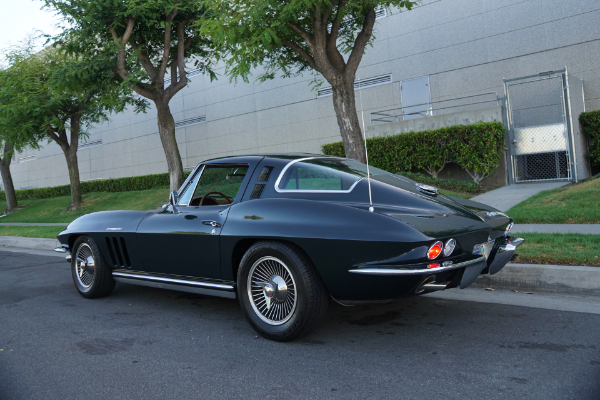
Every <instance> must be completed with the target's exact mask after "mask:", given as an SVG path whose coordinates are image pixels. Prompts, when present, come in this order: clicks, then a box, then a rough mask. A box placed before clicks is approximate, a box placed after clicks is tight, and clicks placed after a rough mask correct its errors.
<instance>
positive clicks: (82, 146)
mask: <svg viewBox="0 0 600 400" xmlns="http://www.w3.org/2000/svg"><path fill="white" fill-rule="evenodd" d="M96 146H102V140H96V141H94V142H87V143H84V144H80V145H79V150H81V149H88V148H90V147H96Z"/></svg>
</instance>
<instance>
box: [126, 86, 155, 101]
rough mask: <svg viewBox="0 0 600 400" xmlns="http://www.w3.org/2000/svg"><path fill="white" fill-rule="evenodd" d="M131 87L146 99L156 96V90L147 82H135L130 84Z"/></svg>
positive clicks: (152, 98)
mask: <svg viewBox="0 0 600 400" xmlns="http://www.w3.org/2000/svg"><path fill="white" fill-rule="evenodd" d="M130 87H131V89H133V91H134V92H136V93H137V94H139V95H142V96H144V97H145V98H147V99H150V100H154V99H155V98H156V95H157V92H156V89H155V88H154V87H152V86H151V85H148V84H147V83H141V82H138V83H135V84H132V85H130Z"/></svg>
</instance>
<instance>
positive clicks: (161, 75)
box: [158, 8, 178, 87]
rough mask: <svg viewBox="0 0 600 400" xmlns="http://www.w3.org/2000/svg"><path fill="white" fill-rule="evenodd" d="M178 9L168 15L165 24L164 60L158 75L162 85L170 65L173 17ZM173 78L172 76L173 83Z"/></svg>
mask: <svg viewBox="0 0 600 400" xmlns="http://www.w3.org/2000/svg"><path fill="white" fill-rule="evenodd" d="M177 12H178V10H177V9H176V8H175V9H173V11H171V14H169V15H167V23H166V25H165V42H164V48H163V56H162V62H161V64H160V71H159V75H158V81H159V82H160V83H161V85H160V86H161V87H162V86H163V85H164V81H165V72H167V65H169V53H170V52H171V25H172V23H173V18H175V16H176V15H177ZM172 83H173V79H172V78H171V84H172Z"/></svg>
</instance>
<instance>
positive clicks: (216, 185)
mask: <svg viewBox="0 0 600 400" xmlns="http://www.w3.org/2000/svg"><path fill="white" fill-rule="evenodd" d="M247 172H248V165H235V166H231V165H227V166H220V165H207V166H206V167H205V168H204V170H203V171H202V175H201V176H200V181H199V182H198V184H197V185H196V190H195V191H194V195H193V196H192V199H191V201H190V206H203V207H204V206H217V205H224V204H231V203H232V202H233V200H234V199H235V197H236V196H237V194H238V192H239V190H240V187H241V186H242V182H243V181H244V177H245V176H246V173H247Z"/></svg>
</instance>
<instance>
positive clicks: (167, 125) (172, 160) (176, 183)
mask: <svg viewBox="0 0 600 400" xmlns="http://www.w3.org/2000/svg"><path fill="white" fill-rule="evenodd" d="M155 104H156V109H157V114H158V134H159V135H160V141H161V142H162V146H163V150H164V152H165V156H166V158H167V166H168V168H169V180H170V183H171V192H173V191H176V190H179V188H180V187H181V185H182V184H183V164H182V163H181V155H180V154H179V147H178V146H177V140H176V138H175V120H174V119H173V114H171V109H170V108H169V104H168V103H167V104H163V103H160V102H155Z"/></svg>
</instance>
